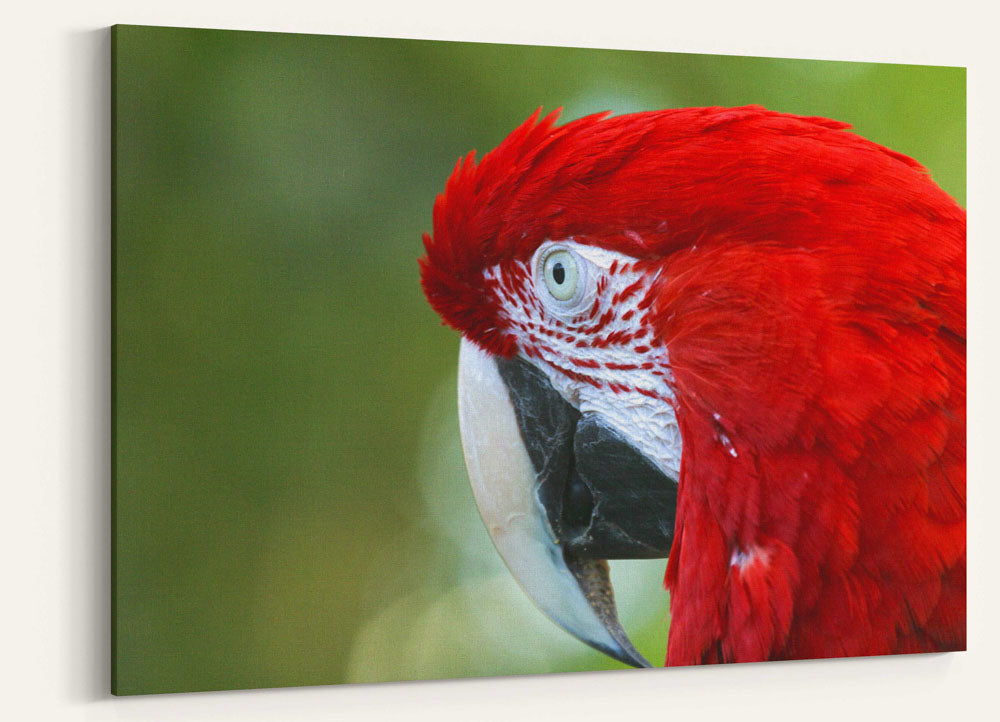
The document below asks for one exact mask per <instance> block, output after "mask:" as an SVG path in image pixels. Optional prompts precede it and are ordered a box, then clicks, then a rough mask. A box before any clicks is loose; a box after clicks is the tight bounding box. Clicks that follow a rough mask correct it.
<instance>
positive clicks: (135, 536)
mask: <svg viewBox="0 0 1000 722" xmlns="http://www.w3.org/2000/svg"><path fill="white" fill-rule="evenodd" d="M112 52H113V91H112V92H113V106H114V107H113V122H114V131H115V138H114V143H113V147H114V159H113V175H114V194H113V196H114V204H115V207H114V212H113V228H114V242H113V264H114V273H113V279H114V281H113V283H114V288H113V316H114V318H113V327H114V332H113V346H114V347H113V364H114V369H113V378H114V384H113V385H114V399H113V414H114V420H113V467H114V494H113V498H114V506H115V508H114V514H113V518H114V533H113V547H114V548H113V577H114V589H113V614H114V618H113V623H112V628H113V637H114V638H113V654H112V659H113V686H114V690H115V691H116V692H117V693H119V694H134V693H146V692H175V691H186V690H207V689H222V688H242V687H273V686H283V685H306V684H327V683H333V682H372V681H380V680H407V679H426V678H436V677H457V676H472V675H497V674H517V673H534V672H549V671H570V670H593V669H614V668H620V667H621V665H619V664H618V663H617V662H614V661H612V660H610V659H608V658H607V657H604V656H603V655H601V654H599V653H597V652H593V651H591V650H589V649H588V648H587V647H584V646H583V645H582V644H580V643H579V642H577V641H575V640H573V639H572V638H570V637H569V635H567V634H566V633H564V632H562V631H561V630H560V629H558V628H557V627H555V625H553V624H551V623H550V622H549V621H548V620H546V619H545V618H544V617H543V616H542V615H541V613H540V612H538V611H537V610H536V609H535V608H534V607H533V606H532V605H531V603H530V602H529V601H528V600H527V599H526V598H525V597H524V595H523V593H522V592H521V590H520V589H519V588H518V587H517V585H516V583H515V582H514V581H513V579H512V578H511V577H510V575H509V574H508V573H507V571H506V569H505V567H504V566H503V563H502V562H501V560H500V558H499V557H498V556H497V554H496V553H495V551H494V550H493V548H492V546H491V544H490V541H489V539H488V537H487V535H486V532H485V529H483V528H482V525H481V523H480V521H479V518H478V515H477V512H476V509H475V506H474V503H473V500H472V494H471V491H470V490H469V487H468V483H467V480H466V478H465V471H464V467H463V464H462V458H461V449H460V446H459V438H458V426H457V418H456V410H455V403H456V402H455V390H454V379H455V364H456V357H457V350H458V338H457V336H456V334H455V333H454V332H452V331H449V330H448V329H445V328H443V327H441V325H440V324H439V321H438V319H437V317H436V316H435V315H434V313H433V312H432V311H431V310H430V308H429V307H428V306H427V304H426V303H425V301H424V299H423V296H422V294H421V291H420V287H419V283H418V272H417V263H416V259H417V257H418V256H419V255H420V254H421V251H422V247H421V244H420V234H421V232H422V231H425V230H430V228H431V207H432V204H433V201H434V196H435V194H436V193H438V192H439V191H440V190H441V189H442V188H443V185H444V181H445V179H446V177H447V175H448V173H449V172H450V171H451V169H452V167H453V165H454V163H455V160H456V159H457V158H458V157H459V156H460V155H461V154H463V153H465V152H466V151H468V150H470V149H472V148H476V149H478V150H480V151H481V152H483V151H486V150H489V149H490V148H492V147H493V146H495V145H496V144H497V143H498V142H499V141H500V140H501V139H502V138H503V137H504V136H505V135H506V134H507V133H508V132H509V131H510V130H512V129H513V128H514V127H515V126H516V125H517V124H519V123H520V122H521V121H523V120H524V118H525V117H527V116H528V115H529V114H530V113H531V112H532V111H533V110H534V109H535V108H537V107H538V106H545V108H547V109H552V108H556V107H559V106H562V107H563V108H564V112H563V116H562V117H563V119H564V120H569V119H572V118H576V117H579V116H581V115H584V114H587V113H592V112H596V111H602V110H612V111H614V112H615V113H624V112H632V111H638V110H648V109H657V108H666V107H681V106H691V105H742V104H748V103H758V104H762V105H765V106H767V107H769V108H772V109H775V110H781V111H787V112H793V113H801V114H805V115H823V116H828V117H832V118H837V119H839V120H845V121H848V122H850V123H852V124H853V125H854V127H855V129H856V130H857V132H859V133H861V134H862V135H865V136H867V137H868V138H871V139H872V140H875V141H877V142H879V143H883V144H885V145H887V146H889V147H891V148H894V149H896V150H899V151H902V152H904V153H907V154H909V155H912V156H914V157H915V158H917V159H918V160H920V161H921V162H922V163H924V164H925V165H926V166H927V167H928V168H929V169H930V171H931V173H932V175H933V176H934V178H935V179H936V180H937V181H938V183H940V184H941V185H942V186H943V187H944V188H945V189H946V190H947V191H949V192H950V193H951V194H953V195H954V196H955V197H956V198H957V199H958V200H959V202H961V203H963V204H964V202H965V71H964V69H961V68H937V67H923V66H902V65H875V64H864V63H844V62H821V61H802V60H778V59H769V58H740V57H724V56H708V55H682V54H670V53H648V52H624V51H605V50H585V49H569V48H543V47H523V46H501V45H483V44H474V43H453V42H430V41H411V40H387V39H376V38H348V37H333V36H310V35H289V34H275V33H250V32H231V31H215V30H189V29H172V28H150V27H137V26H118V27H116V28H115V29H114V30H113V50H112ZM664 566H665V563H664V562H663V561H662V560H654V561H642V562H616V563H614V564H613V568H612V574H613V579H614V581H615V586H616V589H617V590H618V597H619V602H620V606H621V607H622V617H623V621H624V624H625V627H626V629H628V630H629V632H630V633H631V634H632V636H633V639H634V640H635V642H636V645H637V647H638V648H639V650H640V651H642V652H643V653H644V654H645V655H646V656H647V657H648V658H650V659H651V660H653V661H661V660H662V659H663V656H664V650H665V647H666V636H667V626H668V615H667V609H668V600H667V596H666V594H665V592H663V591H662V585H661V582H662V575H663V570H664Z"/></svg>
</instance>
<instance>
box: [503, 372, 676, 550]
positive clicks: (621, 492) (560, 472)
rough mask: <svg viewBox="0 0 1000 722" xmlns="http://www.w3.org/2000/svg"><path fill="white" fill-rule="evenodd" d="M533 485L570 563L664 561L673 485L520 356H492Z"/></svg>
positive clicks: (673, 500) (672, 512) (670, 534)
mask: <svg viewBox="0 0 1000 722" xmlns="http://www.w3.org/2000/svg"><path fill="white" fill-rule="evenodd" d="M497 368H498V370H499V372H500V377H501V378H502V379H503V381H504V383H505V384H506V386H507V388H508V390H509V392H510V397H511V400H512V401H513V404H514V411H515V414H516V415H517V421H518V426H519V427H520V430H521V436H522V439H523V440H524V443H525V447H526V448H527V450H528V455H529V457H530V458H531V463H532V466H534V468H535V472H536V475H537V480H538V491H537V493H538V498H539V501H540V502H541V503H542V506H543V507H544V508H545V512H546V514H547V516H548V519H549V523H550V524H551V526H552V530H553V531H554V532H555V534H556V538H557V540H558V542H559V543H560V545H561V546H562V547H563V554H564V556H565V557H566V559H567V562H569V561H570V560H571V559H577V560H587V559H655V558H662V557H666V556H667V555H668V554H669V552H670V545H671V543H672V541H673V534H674V517H675V515H676V511H677V484H676V482H675V480H673V479H671V478H670V477H668V476H666V475H665V474H664V473H663V472H662V471H660V470H659V469H658V468H657V467H656V466H655V465H654V464H653V463H652V462H650V461H649V459H647V458H646V457H645V456H643V455H642V454H641V453H640V452H639V451H638V450H637V449H636V448H635V447H634V446H632V445H631V444H630V443H629V442H628V441H627V440H626V439H625V438H624V437H623V436H622V435H621V433H619V432H618V431H616V430H615V429H613V428H611V427H610V426H607V425H605V424H603V423H602V421H601V419H600V417H599V416H598V415H596V414H590V413H588V414H582V415H581V414H580V412H579V411H578V410H577V409H576V408H574V407H573V406H572V405H571V404H569V403H568V402H567V401H566V400H565V399H563V397H562V396H561V395H560V394H559V392H557V391H556V390H555V388H553V386H552V384H551V383H550V382H549V380H548V379H547V378H546V377H545V375H544V374H543V373H542V372H541V371H539V370H538V369H537V368H535V367H534V366H532V365H531V364H530V363H528V362H527V361H524V360H523V359H520V358H514V359H497Z"/></svg>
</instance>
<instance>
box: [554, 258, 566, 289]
mask: <svg viewBox="0 0 1000 722" xmlns="http://www.w3.org/2000/svg"><path fill="white" fill-rule="evenodd" d="M552 278H553V279H554V280H555V282H556V283H558V284H559V285H560V286H561V285H562V282H563V281H565V280H566V269H565V268H563V264H561V263H558V262H557V263H556V265H554V266H553V267H552Z"/></svg>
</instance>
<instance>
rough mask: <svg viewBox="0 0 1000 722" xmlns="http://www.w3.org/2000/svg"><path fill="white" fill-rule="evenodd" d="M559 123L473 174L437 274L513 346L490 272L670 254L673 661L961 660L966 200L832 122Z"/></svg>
mask: <svg viewBox="0 0 1000 722" xmlns="http://www.w3.org/2000/svg"><path fill="white" fill-rule="evenodd" d="M539 117H540V115H539V113H535V114H534V115H532V117H531V118H529V119H528V121H526V122H525V123H524V124H523V125H522V126H520V127H519V128H518V129H517V130H515V131H514V132H513V133H512V134H511V135H510V136H509V137H508V138H507V139H505V140H504V141H503V142H502V143H501V144H500V146H498V147H497V149H496V150H494V151H493V152H491V153H489V154H487V155H486V156H485V157H484V158H483V159H482V161H481V162H480V163H478V164H477V163H476V161H475V159H474V157H473V156H472V155H471V154H470V156H468V157H467V158H466V159H464V160H463V161H460V162H459V164H458V166H456V169H455V171H454V173H453V174H452V176H451V178H450V179H449V180H448V183H447V185H446V188H445V192H444V193H443V194H442V195H441V196H439V197H438V199H437V202H436V204H435V208H434V235H433V238H432V237H431V236H428V235H425V236H424V244H425V247H426V250H427V255H426V256H425V257H424V258H422V259H421V262H420V263H421V274H422V283H423V287H424V290H425V293H426V295H427V297H428V300H429V301H430V303H431V305H432V306H433V307H434V308H435V310H436V311H437V312H438V313H439V314H440V315H441V317H442V318H443V319H444V321H445V322H446V323H448V324H449V325H451V326H452V327H454V328H456V329H458V330H460V331H462V332H463V333H464V334H465V335H466V336H467V337H468V338H470V339H471V340H473V341H475V342H477V343H478V344H479V345H481V346H482V347H484V348H486V349H487V350H489V351H492V352H494V353H498V354H503V355H511V354H514V353H517V352H518V351H519V350H521V349H519V348H518V347H517V342H516V341H515V339H514V335H513V334H512V333H510V332H509V331H508V319H506V318H504V315H503V313H502V312H501V305H500V302H499V300H498V299H499V298H500V296H499V295H498V294H499V290H498V288H496V287H495V285H491V282H490V281H488V280H487V279H486V278H485V275H484V272H485V271H486V269H489V268H492V267H494V266H498V265H499V266H500V268H501V273H500V276H501V277H503V276H504V269H507V268H510V267H512V264H515V263H518V262H520V263H523V262H525V261H526V260H527V259H529V258H530V257H531V255H532V253H533V252H534V251H535V250H536V249H537V247H538V246H539V244H540V243H542V242H543V241H545V240H546V239H551V240H565V239H572V240H574V241H576V242H578V243H582V244H586V245H595V246H601V247H603V248H606V249H609V250H612V251H617V252H621V253H624V254H627V255H629V256H633V257H636V258H641V259H646V260H645V261H644V263H649V264H655V265H658V268H659V280H658V281H657V283H656V287H655V288H654V289H652V290H651V292H650V293H649V294H648V296H647V298H648V304H647V305H646V306H644V307H643V308H642V309H641V318H638V317H637V318H636V319H635V320H636V325H637V327H640V326H641V327H643V328H644V329H647V330H648V331H651V332H652V333H653V334H654V336H655V338H656V340H657V342H658V343H660V344H662V345H663V346H665V347H666V349H667V351H668V353H669V359H670V365H671V371H672V387H673V392H674V396H675V404H676V412H677V419H678V423H679V424H680V427H681V433H682V436H683V439H684V456H683V461H682V468H681V480H680V495H679V502H678V512H677V534H676V536H675V541H674V547H673V549H672V551H671V555H670V560H669V566H668V570H667V580H666V581H667V585H668V587H669V588H670V590H671V616H672V622H671V629H670V641H669V647H668V660H667V661H668V663H670V664H695V663H703V662H718V661H753V660H758V659H770V658H801V657H826V656H842V655H863V654H886V653H892V652H911V651H931V650H942V649H960V648H964V646H965V393H966V390H965V333H966V329H965V213H964V211H963V210H962V209H961V208H960V207H959V206H958V205H957V204H956V203H955V202H954V201H953V200H952V199H951V198H949V197H948V196H947V194H945V193H944V192H943V191H941V189H940V188H938V187H937V186H936V185H935V184H934V183H933V182H932V181H931V180H930V178H929V176H928V175H927V173H926V171H925V170H924V169H923V168H922V167H921V166H920V165H919V164H918V163H916V162H915V161H913V160H912V159H910V158H907V157H906V156H903V155H901V154H899V153H896V152H894V151H891V150H888V149H886V148H884V147H882V146H879V145H877V144H875V143H872V142H870V141H868V140H865V139H864V138H861V137H860V136H858V135H856V134H854V133H851V132H849V131H848V130H847V128H848V126H846V125H845V124H843V123H838V122H835V121H830V120H826V119H822V118H803V117H797V116H791V115H784V114H779V113H774V112H771V111H767V110H764V109H762V108H758V107H747V108H735V109H722V108H693V109H682V110H667V111H659V112H651V113H639V114H635V115H626V116H618V117H606V116H604V115H601V116H591V117H588V118H583V119H580V120H577V121H574V122H572V123H569V124H566V125H564V126H560V127H557V126H556V125H555V114H552V115H549V116H547V117H546V118H544V119H543V120H541V121H539ZM494 283H495V282H494ZM644 302H645V299H644Z"/></svg>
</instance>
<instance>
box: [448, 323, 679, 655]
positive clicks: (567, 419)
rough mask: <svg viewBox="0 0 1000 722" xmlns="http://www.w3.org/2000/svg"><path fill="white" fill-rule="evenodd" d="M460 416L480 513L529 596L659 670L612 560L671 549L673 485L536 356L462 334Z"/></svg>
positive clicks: (568, 625) (602, 643)
mask: <svg viewBox="0 0 1000 722" xmlns="http://www.w3.org/2000/svg"><path fill="white" fill-rule="evenodd" d="M458 411H459V424H460V427H461V432H462V446H463V448H464V450H465V463H466V466H467V468H468V472H469V479H470V481H471V482H472V490H473V493H474V495H475V497H476V504H477V505H478V507H479V512H480V514H481V516H482V518H483V522H484V523H485V524H486V528H487V530H488V531H489V534H490V537H491V538H492V539H493V543H494V544H495V545H496V547H497V550H498V551H499V552H500V555H501V556H502V557H503V559H504V561H505V562H506V563H507V566H508V567H509V568H510V571H511V573H512V574H513V575H514V577H515V578H516V579H517V581H518V582H519V583H520V584H521V586H522V587H523V588H524V590H525V592H526V593H527V594H528V596H529V597H530V598H531V599H532V601H534V602H535V604H536V605H538V607H539V608H540V609H541V610H542V611H543V612H545V614H546V615H548V616H549V617H550V618H551V619H552V620H553V621H554V622H555V623H556V624H558V625H559V626H561V627H562V628H563V629H565V630H566V631H568V632H569V633H570V634H572V635H574V636H575V637H577V638H578V639H580V640H581V641H583V642H585V643H587V644H589V645H590V646H592V647H594V648H596V649H599V650H600V651H602V652H604V653H605V654H608V655H609V656H611V657H614V658H615V659H617V660H619V661H621V662H624V663H626V664H631V665H633V666H636V667H650V666H652V665H650V663H649V662H648V661H646V659H645V658H644V657H643V656H642V655H641V654H639V652H638V651H636V649H635V647H634V646H633V645H632V643H631V641H630V640H629V638H628V635H627V634H626V633H625V631H624V630H623V629H622V627H621V624H620V622H619V620H618V613H617V610H616V607H615V601H614V594H613V590H612V588H611V582H610V579H609V576H608V565H607V562H606V561H605V560H607V559H627V558H654V557H665V556H667V554H668V552H669V550H670V544H671V541H672V539H673V526H674V515H675V511H676V493H677V492H676V483H675V482H674V481H673V480H672V479H670V478H669V477H667V476H666V475H664V474H663V473H662V472H661V471H660V470H659V469H658V468H656V466H654V465H653V464H652V463H651V462H650V461H649V460H648V459H646V458H645V457H644V456H643V455H642V454H640V453H639V452H638V451H637V450H636V449H635V448H634V447H633V446H631V445H630V444H629V443H628V442H627V441H626V440H625V438H624V437H623V436H622V434H620V433H619V432H617V431H615V430H614V429H612V428H611V427H609V426H606V425H604V424H603V423H602V421H601V419H600V418H599V417H598V416H596V415H592V414H583V415H581V414H580V412H579V411H578V410H577V409H576V408H574V407H573V406H572V405H571V404H569V403H568V402H567V401H566V400H564V399H563V398H562V396H561V395H560V394H559V393H558V392H557V391H556V390H555V389H554V388H553V387H552V385H551V384H550V383H549V381H548V379H547V378H546V377H545V376H544V375H543V374H542V373H541V372H540V371H538V369H536V368H534V367H533V366H532V365H530V364H529V363H528V362H526V361H524V360H522V359H518V358H514V359H510V360H505V359H500V358H497V357H494V356H491V355H490V354H488V353H486V352H484V351H482V350H480V349H479V348H478V347H477V346H475V345H474V344H472V343H471V342H469V341H467V340H465V339H464V338H463V339H462V347H461V351H460V353H459V371H458Z"/></svg>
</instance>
